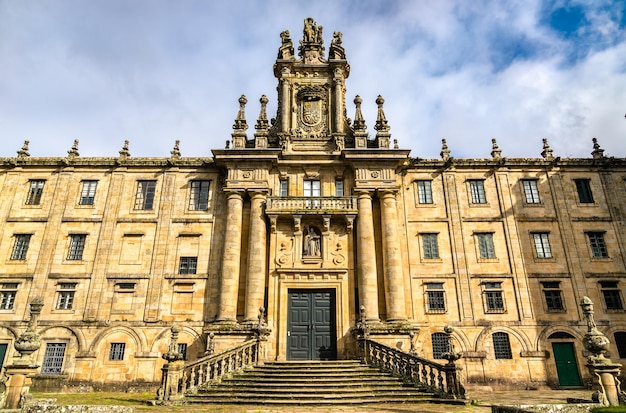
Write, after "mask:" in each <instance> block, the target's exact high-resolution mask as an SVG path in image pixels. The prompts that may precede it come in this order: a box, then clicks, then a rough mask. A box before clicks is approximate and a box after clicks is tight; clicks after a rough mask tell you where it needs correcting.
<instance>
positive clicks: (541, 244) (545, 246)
mask: <svg viewBox="0 0 626 413" xmlns="http://www.w3.org/2000/svg"><path fill="white" fill-rule="evenodd" d="M531 235H532V241H533V246H534V251H535V258H537V259H541V260H544V259H551V258H554V257H553V255H552V247H551V246H550V233H549V232H546V231H537V232H532V233H531Z"/></svg>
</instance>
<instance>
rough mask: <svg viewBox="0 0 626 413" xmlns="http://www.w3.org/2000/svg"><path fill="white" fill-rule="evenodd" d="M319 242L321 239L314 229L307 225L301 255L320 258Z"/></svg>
mask: <svg viewBox="0 0 626 413" xmlns="http://www.w3.org/2000/svg"><path fill="white" fill-rule="evenodd" d="M320 240H321V237H320V235H319V234H318V233H317V230H316V229H315V227H313V226H311V225H309V227H308V229H307V232H306V235H305V236H304V242H303V243H302V255H303V256H306V257H320V256H321V248H320Z"/></svg>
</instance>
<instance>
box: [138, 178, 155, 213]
mask: <svg viewBox="0 0 626 413" xmlns="http://www.w3.org/2000/svg"><path fill="white" fill-rule="evenodd" d="M156 183H157V181H156V180H155V179H139V180H137V190H136V191H135V203H134V208H133V209H134V210H135V211H152V210H153V209H154V201H155V198H156Z"/></svg>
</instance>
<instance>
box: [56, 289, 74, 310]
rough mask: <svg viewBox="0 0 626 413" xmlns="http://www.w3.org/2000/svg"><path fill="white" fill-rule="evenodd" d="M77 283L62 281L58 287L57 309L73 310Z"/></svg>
mask: <svg viewBox="0 0 626 413" xmlns="http://www.w3.org/2000/svg"><path fill="white" fill-rule="evenodd" d="M75 293H76V283H60V284H59V285H58V287H57V297H58V298H57V306H56V309H57V310H71V309H72V307H73V305H74V294H75Z"/></svg>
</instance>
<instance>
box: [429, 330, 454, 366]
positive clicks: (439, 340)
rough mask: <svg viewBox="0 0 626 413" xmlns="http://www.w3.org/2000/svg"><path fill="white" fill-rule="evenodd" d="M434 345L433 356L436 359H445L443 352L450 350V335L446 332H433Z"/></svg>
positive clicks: (431, 337)
mask: <svg viewBox="0 0 626 413" xmlns="http://www.w3.org/2000/svg"><path fill="white" fill-rule="evenodd" d="M430 339H431V341H432V345H433V358H434V359H435V360H437V359H439V360H441V359H443V354H444V353H447V352H449V351H450V344H449V343H448V335H447V334H446V333H433V334H431V335H430Z"/></svg>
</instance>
